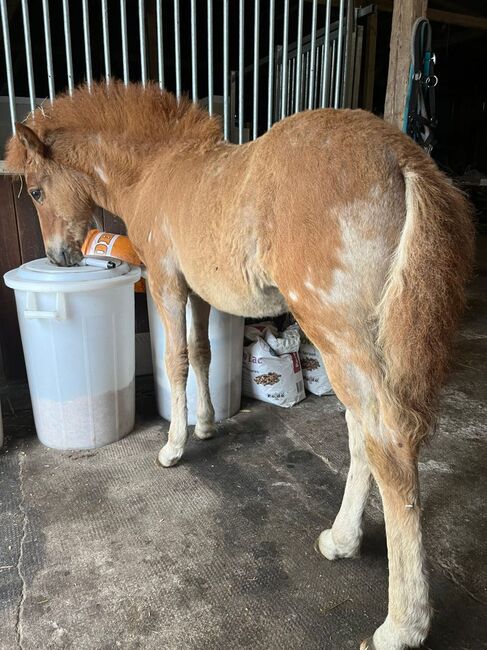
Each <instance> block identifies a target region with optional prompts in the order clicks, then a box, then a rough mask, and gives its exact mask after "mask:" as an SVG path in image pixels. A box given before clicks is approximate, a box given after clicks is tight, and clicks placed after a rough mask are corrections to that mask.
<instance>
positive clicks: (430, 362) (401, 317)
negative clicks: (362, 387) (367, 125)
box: [377, 147, 474, 443]
mask: <svg viewBox="0 0 487 650" xmlns="http://www.w3.org/2000/svg"><path fill="white" fill-rule="evenodd" d="M408 149H409V147H408ZM408 154H409V155H408V156H407V158H406V156H405V157H404V159H405V160H404V163H403V164H401V163H400V164H401V167H402V169H403V174H404V180H405V191H406V221H405V224H404V228H403V231H402V234H401V238H400V241H399V245H398V248H397V251H396V253H395V257H394V260H393V262H392V265H391V270H390V276H389V280H388V282H387V284H386V287H385V290H384V294H383V297H382V300H381V303H380V306H379V330H378V341H377V342H378V352H379V354H380V356H381V359H382V363H383V367H384V393H385V396H386V401H387V406H386V413H385V415H386V420H389V421H390V422H391V424H393V426H394V428H395V429H396V430H398V431H400V432H401V433H402V434H405V435H407V436H408V438H409V439H410V440H411V442H413V443H414V442H418V443H419V442H421V440H422V439H423V438H424V437H425V436H426V435H427V433H428V431H429V430H430V429H431V426H432V423H433V420H434V412H435V408H434V407H435V402H436V398H437V395H438V390H439V387H440V386H441V383H442V380H443V378H444V375H445V370H446V367H447V362H448V357H449V353H450V348H451V343H452V339H453V335H454V332H455V328H456V326H457V324H458V321H459V318H460V316H461V314H462V311H463V308H464V305H465V284H466V282H467V280H468V278H469V276H470V275H471V271H472V264H473V256H474V227H473V220H472V211H471V207H470V204H469V202H468V201H467V199H466V198H465V197H464V195H463V194H462V193H461V192H460V191H459V190H457V189H456V188H455V187H454V186H453V185H452V184H451V183H450V181H449V180H448V179H447V178H446V177H445V176H444V175H443V174H442V173H441V172H440V171H439V170H438V169H437V167H436V165H435V164H434V163H433V162H432V161H431V160H430V159H429V158H427V157H426V156H423V154H422V152H420V151H419V150H417V148H415V149H414V151H413V150H411V149H409V151H408ZM411 154H412V155H411ZM387 412H388V415H387Z"/></svg>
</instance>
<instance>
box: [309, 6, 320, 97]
mask: <svg viewBox="0 0 487 650" xmlns="http://www.w3.org/2000/svg"><path fill="white" fill-rule="evenodd" d="M317 14H318V0H313V14H312V19H311V56H310V63H309V97H308V108H309V109H312V108H314V100H315V64H316V18H317Z"/></svg>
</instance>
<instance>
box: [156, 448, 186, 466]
mask: <svg viewBox="0 0 487 650" xmlns="http://www.w3.org/2000/svg"><path fill="white" fill-rule="evenodd" d="M182 455H183V450H182V449H175V448H174V447H171V445H169V444H166V445H164V447H163V448H162V449H161V451H160V452H159V456H158V457H157V460H158V461H159V464H160V465H162V466H163V467H172V466H173V465H176V463H177V462H178V460H179V459H180V458H181V456H182Z"/></svg>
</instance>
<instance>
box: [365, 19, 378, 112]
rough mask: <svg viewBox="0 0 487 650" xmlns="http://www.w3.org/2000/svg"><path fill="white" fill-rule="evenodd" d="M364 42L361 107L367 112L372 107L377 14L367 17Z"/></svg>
mask: <svg viewBox="0 0 487 650" xmlns="http://www.w3.org/2000/svg"><path fill="white" fill-rule="evenodd" d="M365 29H366V37H365V38H366V41H365V43H366V44H365V47H366V50H365V66H364V68H365V69H364V90H363V99H362V106H363V108H365V109H366V110H367V111H372V109H373V107H374V81H375V59H376V52H377V12H376V11H374V13H372V14H370V15H369V16H367V26H366V28H365Z"/></svg>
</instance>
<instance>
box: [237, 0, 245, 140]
mask: <svg viewBox="0 0 487 650" xmlns="http://www.w3.org/2000/svg"><path fill="white" fill-rule="evenodd" d="M244 39H245V7H244V0H239V3H238V143H239V144H242V142H243V125H244V81H245V79H244V74H245V73H244V55H245V51H244V47H245V44H244Z"/></svg>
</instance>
